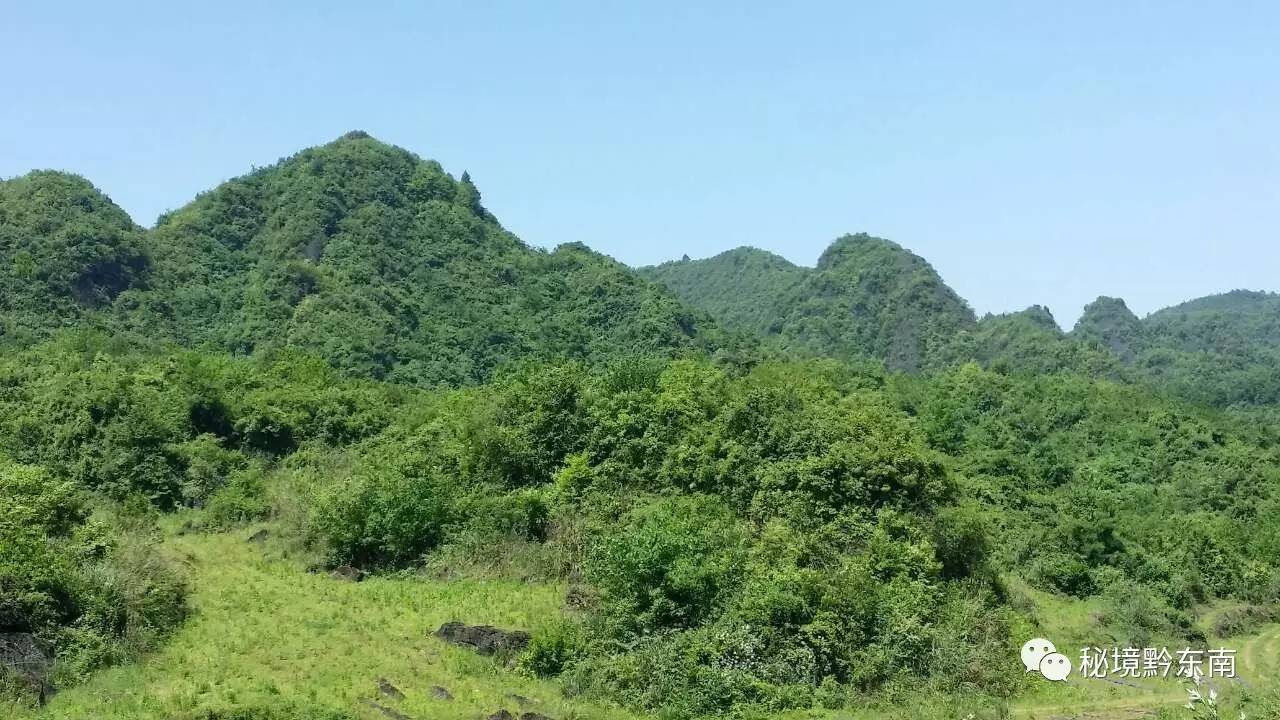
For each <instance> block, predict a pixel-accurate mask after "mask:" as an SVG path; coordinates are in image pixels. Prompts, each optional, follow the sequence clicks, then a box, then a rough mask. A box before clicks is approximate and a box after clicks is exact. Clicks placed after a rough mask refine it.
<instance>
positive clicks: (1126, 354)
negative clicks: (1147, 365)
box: [1071, 297, 1145, 362]
mask: <svg viewBox="0 0 1280 720" xmlns="http://www.w3.org/2000/svg"><path fill="white" fill-rule="evenodd" d="M1071 335H1072V336H1073V337H1076V338H1078V339H1080V340H1085V341H1093V342H1097V343H1098V344H1100V345H1102V346H1103V347H1105V348H1107V349H1108V350H1111V351H1112V352H1114V353H1115V354H1116V355H1118V356H1119V357H1120V358H1121V359H1123V360H1125V361H1126V362H1131V361H1132V360H1133V359H1134V358H1135V357H1136V355H1137V353H1138V351H1139V350H1140V349H1141V348H1142V346H1143V344H1144V342H1145V338H1144V335H1145V331H1144V329H1143V326H1142V322H1141V321H1140V320H1138V316H1137V315H1134V314H1133V311H1132V310H1130V309H1129V306H1128V305H1125V304H1124V300H1121V299H1120V298H1112V297H1099V298H1098V299H1097V300H1094V301H1093V302H1091V303H1089V304H1088V305H1085V307H1084V313H1083V314H1082V315H1081V316H1080V319H1079V320H1077V321H1076V326H1075V327H1074V328H1072V330H1071Z"/></svg>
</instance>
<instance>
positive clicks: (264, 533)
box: [245, 528, 271, 543]
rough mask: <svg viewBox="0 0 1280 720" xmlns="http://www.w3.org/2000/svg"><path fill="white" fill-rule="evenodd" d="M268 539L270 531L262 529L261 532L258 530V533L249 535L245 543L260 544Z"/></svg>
mask: <svg viewBox="0 0 1280 720" xmlns="http://www.w3.org/2000/svg"><path fill="white" fill-rule="evenodd" d="M269 537H271V531H270V530H266V529H265V528H264V529H262V530H259V531H258V532H256V533H254V534H252V535H250V536H249V539H248V540H246V541H245V542H251V543H261V542H266V540H267V538H269Z"/></svg>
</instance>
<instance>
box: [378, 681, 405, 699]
mask: <svg viewBox="0 0 1280 720" xmlns="http://www.w3.org/2000/svg"><path fill="white" fill-rule="evenodd" d="M378 692H380V693H382V694H383V695H386V696H387V697H389V698H393V699H395V700H403V699H404V693H402V692H400V688H398V687H396V686H395V685H392V684H391V683H390V681H388V680H387V679H386V678H378Z"/></svg>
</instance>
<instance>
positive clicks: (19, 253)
mask: <svg viewBox="0 0 1280 720" xmlns="http://www.w3.org/2000/svg"><path fill="white" fill-rule="evenodd" d="M148 266H149V260H148V258H147V256H146V254H145V251H144V247H143V244H142V230H141V228H139V227H137V226H136V225H134V223H133V221H132V220H130V219H129V216H128V215H127V214H126V213H125V212H124V211H123V210H121V209H120V208H119V207H117V206H116V205H115V204H114V203H113V202H111V199H110V198H108V197H107V196H106V195H103V194H102V193H101V192H100V191H99V190H98V189H97V188H95V187H94V186H93V185H91V184H90V183H89V181H87V180H85V179H84V178H81V177H79V176H76V175H71V174H67V173H61V172H53V171H36V172H31V173H28V174H27V175H23V176H22V177H18V178H14V179H11V180H5V181H0V334H2V335H4V336H7V337H10V338H19V339H21V338H30V337H33V336H38V335H40V334H42V333H43V332H46V331H47V330H48V329H50V328H53V327H58V326H61V325H64V324H71V323H75V322H76V321H77V320H79V319H81V318H83V317H84V316H86V314H91V313H92V312H93V311H94V310H96V309H98V308H101V307H103V306H105V305H108V304H110V303H111V302H112V301H113V300H114V299H115V298H116V296H117V295H119V294H120V293H121V292H122V291H124V290H126V289H128V288H130V287H135V286H139V285H141V284H142V283H144V282H145V280H146V276H147V271H148Z"/></svg>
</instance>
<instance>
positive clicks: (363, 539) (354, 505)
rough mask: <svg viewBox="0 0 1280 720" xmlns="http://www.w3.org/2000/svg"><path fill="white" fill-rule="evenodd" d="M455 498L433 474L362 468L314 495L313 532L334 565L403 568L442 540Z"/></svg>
mask: <svg viewBox="0 0 1280 720" xmlns="http://www.w3.org/2000/svg"><path fill="white" fill-rule="evenodd" d="M371 465H372V464H371ZM454 492H455V490H454V488H452V487H450V485H449V484H448V483H447V482H445V481H444V480H443V479H442V478H440V477H437V476H435V475H433V474H431V473H430V472H425V473H424V474H421V475H409V474H406V473H405V472H403V471H401V470H399V469H397V468H393V467H385V466H371V467H370V466H366V467H362V468H360V469H358V470H356V471H355V472H354V473H353V474H352V475H350V476H349V477H346V478H343V479H340V480H338V481H337V482H332V483H330V484H329V485H327V486H325V487H323V488H321V489H319V490H318V491H317V492H316V496H315V499H314V501H313V503H312V506H311V512H310V517H309V528H310V532H311V534H312V536H313V537H315V538H317V539H318V540H319V541H320V542H321V543H322V545H323V547H324V550H325V552H326V554H327V557H328V560H329V562H331V563H333V564H351V565H355V566H357V567H366V568H377V567H394V566H402V565H404V564H407V563H411V562H414V561H417V560H419V559H421V557H422V555H423V554H424V553H426V552H427V551H429V550H431V549H432V548H434V547H436V546H437V545H439V544H440V542H441V541H442V540H443V539H444V536H445V533H446V531H447V529H448V527H449V526H450V524H451V523H452V522H453V521H454V518H455V515H456V512H455V498H454V495H453V493H454Z"/></svg>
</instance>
